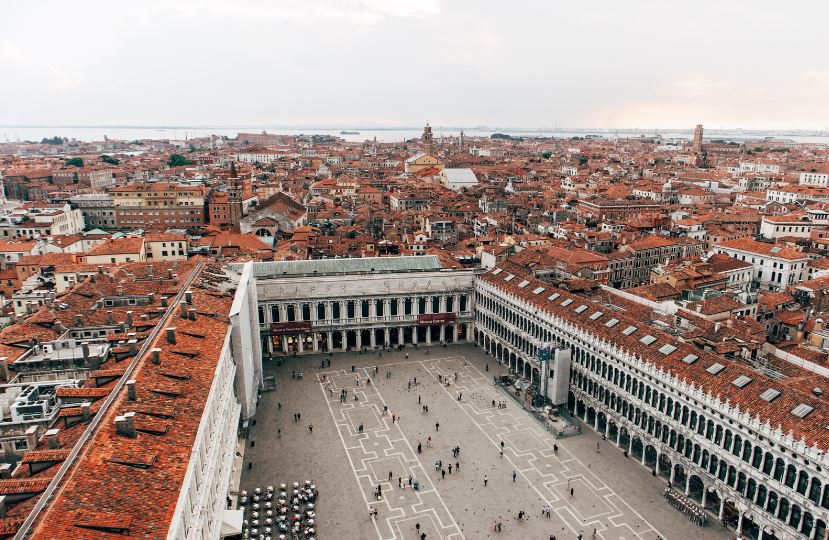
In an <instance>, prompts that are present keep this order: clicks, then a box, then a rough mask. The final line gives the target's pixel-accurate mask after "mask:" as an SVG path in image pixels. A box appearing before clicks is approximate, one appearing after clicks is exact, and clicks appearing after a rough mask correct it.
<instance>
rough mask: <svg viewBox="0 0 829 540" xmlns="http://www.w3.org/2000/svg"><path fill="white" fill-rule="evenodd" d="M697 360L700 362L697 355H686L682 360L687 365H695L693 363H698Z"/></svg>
mask: <svg viewBox="0 0 829 540" xmlns="http://www.w3.org/2000/svg"><path fill="white" fill-rule="evenodd" d="M697 360H699V356H697V355H695V354H688V355H685V358H683V359H682V361H683V362H685V363H686V364H688V365H691V364H693V363H694V362H696V361H697Z"/></svg>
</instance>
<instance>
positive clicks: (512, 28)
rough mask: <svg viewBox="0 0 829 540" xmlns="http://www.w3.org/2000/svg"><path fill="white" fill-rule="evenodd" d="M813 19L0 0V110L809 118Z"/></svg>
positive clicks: (782, 9) (390, 0)
mask: <svg viewBox="0 0 829 540" xmlns="http://www.w3.org/2000/svg"><path fill="white" fill-rule="evenodd" d="M127 4H129V6H130V7H126V5H127ZM827 20H829V2H826V1H810V2H805V1H804V2H781V1H779V0H776V1H774V2H765V1H761V0H755V1H752V2H743V1H729V2H723V1H721V0H718V1H710V2H709V1H701V0H700V1H693V2H675V1H670V0H668V1H665V0H662V1H654V2H650V1H631V0H625V1H618V0H613V1H607V2H604V1H600V0H593V1H570V2H566V1H558V0H544V1H542V0H537V1H533V2H530V1H520V0H496V1H489V0H470V1H466V0H445V1H442V0H320V1H317V0H296V1H294V0H271V1H261V2H259V1H250V0H232V1H231V0H224V1H210V0H198V1H197V0H194V1H189V0H187V1H179V0H135V1H133V2H129V3H127V2H113V1H112V0H108V1H84V2H81V1H73V2H67V1H65V0H60V1H55V2H42V1H24V2H13V1H4V2H2V3H0V74H2V75H0V124H4V125H15V124H16V125H20V124H25V125H32V124H46V125H67V124H73V125H198V126H204V125H228V126H231V125H240V124H244V125H271V126H305V127H315V126H317V127H321V126H334V127H337V126H344V125H352V126H420V125H422V124H423V123H424V122H425V121H426V120H429V121H430V122H431V123H432V124H433V125H443V126H475V125H479V124H486V125H489V126H502V127H504V126H508V127H527V128H537V127H542V126H545V125H548V126H553V125H562V126H564V127H639V128H645V127H661V128H666V127H682V128H688V127H692V126H693V125H694V124H696V123H698V122H702V123H704V124H706V126H707V127H711V128H719V127H726V128H730V127H743V128H807V129H825V128H827V126H829V44H827V41H826V22H827Z"/></svg>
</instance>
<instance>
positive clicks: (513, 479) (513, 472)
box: [512, 471, 517, 482]
mask: <svg viewBox="0 0 829 540" xmlns="http://www.w3.org/2000/svg"><path fill="white" fill-rule="evenodd" d="M516 476H517V475H516V474H515V471H512V481H513V482H515V477H516Z"/></svg>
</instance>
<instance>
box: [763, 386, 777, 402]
mask: <svg viewBox="0 0 829 540" xmlns="http://www.w3.org/2000/svg"><path fill="white" fill-rule="evenodd" d="M779 396H780V390H775V389H774V388H769V389H768V390H766V391H765V392H763V393H762V394H760V399H762V400H765V401H768V402H769V403H770V402H772V401H774V400H775V399H777V398H778V397H779Z"/></svg>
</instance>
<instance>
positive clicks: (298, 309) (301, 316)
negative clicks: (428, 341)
mask: <svg viewBox="0 0 829 540" xmlns="http://www.w3.org/2000/svg"><path fill="white" fill-rule="evenodd" d="M469 309H470V306H469V295H467V294H449V295H436V296H416V297H409V298H394V297H393V298H375V299H353V300H327V301H323V302H278V303H263V304H260V305H259V322H260V324H268V323H283V322H303V321H324V320H349V319H358V318H368V317H387V316H390V317H396V316H401V315H424V314H427V313H453V312H459V313H465V312H467V311H469Z"/></svg>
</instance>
